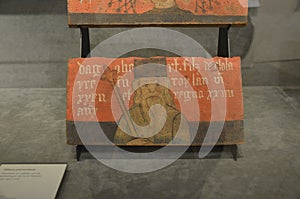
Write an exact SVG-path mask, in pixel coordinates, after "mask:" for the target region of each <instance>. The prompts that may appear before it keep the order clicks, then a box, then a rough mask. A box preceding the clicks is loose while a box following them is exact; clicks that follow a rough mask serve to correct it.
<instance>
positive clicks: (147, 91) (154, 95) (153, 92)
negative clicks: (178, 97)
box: [140, 83, 165, 108]
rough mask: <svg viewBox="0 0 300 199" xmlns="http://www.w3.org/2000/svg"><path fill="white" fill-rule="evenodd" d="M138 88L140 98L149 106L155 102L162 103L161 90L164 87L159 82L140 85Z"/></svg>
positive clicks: (162, 90)
mask: <svg viewBox="0 0 300 199" xmlns="http://www.w3.org/2000/svg"><path fill="white" fill-rule="evenodd" d="M140 89H141V94H142V98H143V99H144V100H145V102H146V104H147V105H148V107H149V108H150V107H151V106H152V105H155V104H162V105H163V104H164V100H163V92H164V89H165V88H164V87H163V86H161V85H160V84H155V83H151V84H145V85H143V86H141V87H140Z"/></svg>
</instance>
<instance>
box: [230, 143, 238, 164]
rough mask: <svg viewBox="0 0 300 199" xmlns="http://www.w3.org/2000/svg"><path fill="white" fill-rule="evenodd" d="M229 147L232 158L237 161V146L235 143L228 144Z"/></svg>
mask: <svg viewBox="0 0 300 199" xmlns="http://www.w3.org/2000/svg"><path fill="white" fill-rule="evenodd" d="M230 149H231V153H232V156H233V159H234V160H235V161H237V158H238V146H237V145H236V144H234V145H230Z"/></svg>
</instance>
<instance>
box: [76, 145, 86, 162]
mask: <svg viewBox="0 0 300 199" xmlns="http://www.w3.org/2000/svg"><path fill="white" fill-rule="evenodd" d="M84 149H85V147H84V146H83V145H76V158H77V161H79V160H80V156H81V152H83V151H84Z"/></svg>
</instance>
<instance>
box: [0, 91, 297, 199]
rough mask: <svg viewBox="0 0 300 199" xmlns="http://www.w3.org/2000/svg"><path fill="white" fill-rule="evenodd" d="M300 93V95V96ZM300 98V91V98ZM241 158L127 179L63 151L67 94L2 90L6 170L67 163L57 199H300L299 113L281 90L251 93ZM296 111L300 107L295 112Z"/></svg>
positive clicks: (186, 163) (184, 164) (188, 163)
mask: <svg viewBox="0 0 300 199" xmlns="http://www.w3.org/2000/svg"><path fill="white" fill-rule="evenodd" d="M298 89H299V88H298ZM298 91H299V90H298ZM244 103H245V132H246V143H245V144H244V145H242V146H240V150H241V153H242V155H243V157H242V158H239V159H238V161H237V162H235V161H234V160H233V159H231V158H217V159H202V160H199V159H179V160H177V161H176V162H174V163H173V164H171V165H170V166H168V167H166V168H164V169H161V170H159V171H155V172H152V173H146V174H128V173H123V172H119V171H116V170H113V169H111V168H108V167H106V166H104V165H103V164H101V163H100V162H98V161H97V160H95V159H92V158H83V159H82V160H81V161H80V162H77V161H76V160H75V150H74V147H73V146H68V145H67V144H66V143H65V89H59V88H55V89H41V88H39V89H33V88H28V89H18V88H14V89H9V88H3V89H0V110H1V123H0V135H1V136H0V137H1V138H0V139H1V146H0V150H1V152H2V153H1V154H0V160H1V162H2V163H3V162H7V163H13V162H43V163H46V162H67V163H68V165H69V167H68V172H67V174H66V177H65V179H64V182H63V185H62V188H61V190H60V193H59V197H58V198H64V199H65V198H70V199H71V198H72V199H73V198H157V197H158V198H189V197H190V198H200V197H201V198H202V197H203V198H213V199H215V198H272V199H273V198H295V199H296V198H300V189H299V184H300V170H299V165H300V156H299V152H300V145H299V143H300V133H299V132H300V123H299V118H300V113H299V109H295V107H293V106H291V105H290V104H289V103H287V102H286V100H285V98H283V97H282V95H280V93H279V92H278V89H277V88H276V87H245V88H244ZM296 108H297V107H296Z"/></svg>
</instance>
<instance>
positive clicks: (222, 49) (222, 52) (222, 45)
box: [76, 25, 239, 161]
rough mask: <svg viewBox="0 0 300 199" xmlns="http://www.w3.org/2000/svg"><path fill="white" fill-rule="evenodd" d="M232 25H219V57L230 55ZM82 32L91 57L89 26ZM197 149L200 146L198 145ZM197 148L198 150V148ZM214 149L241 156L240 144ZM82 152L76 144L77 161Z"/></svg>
mask: <svg viewBox="0 0 300 199" xmlns="http://www.w3.org/2000/svg"><path fill="white" fill-rule="evenodd" d="M230 27H231V25H227V26H224V27H219V37H218V50H217V56H219V57H230V43H229V36H228V31H229V29H230ZM80 33H81V57H82V58H87V57H91V54H90V53H91V47H90V35H89V28H88V27H80ZM196 148H197V149H199V148H200V146H199V147H196ZM190 149H191V150H192V151H195V149H194V147H190ZM197 149H196V150H197ZM213 150H214V151H217V152H218V151H219V152H222V151H224V150H227V151H230V152H231V154H232V157H233V159H234V160H235V161H237V158H238V157H239V153H238V145H237V144H234V145H225V146H215V147H214V148H213ZM82 152H87V149H86V148H85V146H83V145H76V158H77V161H79V160H80V156H81V153H82Z"/></svg>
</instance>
